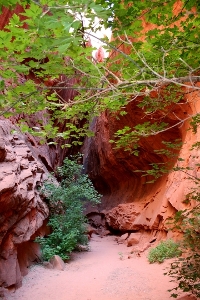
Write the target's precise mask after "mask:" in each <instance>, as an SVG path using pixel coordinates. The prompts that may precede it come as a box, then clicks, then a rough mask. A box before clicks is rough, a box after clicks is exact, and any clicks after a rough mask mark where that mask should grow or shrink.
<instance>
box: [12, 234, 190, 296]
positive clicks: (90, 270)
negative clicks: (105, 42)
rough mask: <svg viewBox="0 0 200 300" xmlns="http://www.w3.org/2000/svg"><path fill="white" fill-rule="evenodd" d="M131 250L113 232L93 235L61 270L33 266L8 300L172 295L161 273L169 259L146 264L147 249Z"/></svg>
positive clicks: (166, 278)
mask: <svg viewBox="0 0 200 300" xmlns="http://www.w3.org/2000/svg"><path fill="white" fill-rule="evenodd" d="M130 251H131V249H130V248H127V247H126V246H125V245H124V244H117V243H116V241H115V237H114V236H107V237H104V238H100V237H99V236H97V235H93V236H92V239H91V241H90V251H89V252H79V253H74V254H73V255H72V260H71V261H70V262H69V263H67V264H66V267H65V270H64V271H57V270H49V269H45V268H44V267H42V266H38V265H37V266H33V267H32V268H31V270H30V272H29V274H28V275H27V276H26V277H24V279H23V286H22V287H21V288H20V289H18V290H17V291H16V292H14V293H11V294H10V295H9V297H8V298H7V300H30V299H32V300H114V299H115V300H169V299H173V298H170V293H169V292H167V290H168V289H170V288H172V287H173V284H172V283H171V282H170V278H168V277H167V276H164V275H163V273H164V268H166V267H167V265H169V261H166V262H164V263H163V264H149V263H148V261H147V258H146V256H147V253H148V250H147V252H145V253H142V254H141V256H140V257H138V256H137V255H136V254H131V255H130ZM180 299H184V300H186V299H187V300H189V299H190V298H180ZM191 299H192V298H191Z"/></svg>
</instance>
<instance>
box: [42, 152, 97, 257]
mask: <svg viewBox="0 0 200 300" xmlns="http://www.w3.org/2000/svg"><path fill="white" fill-rule="evenodd" d="M82 171H83V166H82V165H79V164H78V163H77V162H76V161H74V160H71V159H68V158H66V159H65V160H64V164H63V166H62V167H59V168H58V175H59V176H60V177H61V183H60V185H58V186H56V185H55V184H53V183H52V182H51V181H47V182H46V183H45V185H44V187H43V188H42V191H41V192H42V193H43V194H44V195H45V197H46V198H47V199H48V201H49V207H50V218H49V222H48V225H49V226H50V228H51V229H52V232H51V233H50V234H49V235H48V236H47V237H40V238H37V242H39V243H40V244H41V246H42V253H43V258H44V259H49V258H51V257H52V256H53V255H56V254H57V255H60V256H61V257H62V258H63V259H67V258H69V255H70V253H71V252H72V251H73V250H74V249H75V248H76V247H77V245H78V244H82V245H87V243H88V238H87V235H86V231H87V230H86V218H85V217H84V204H85V203H87V202H91V203H95V204H97V203H99V202H100V198H101V195H99V194H98V192H97V191H96V190H95V189H94V186H93V184H92V182H91V181H90V179H89V178H88V176H87V175H86V174H83V173H82Z"/></svg>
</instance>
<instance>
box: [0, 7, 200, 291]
mask: <svg viewBox="0 0 200 300" xmlns="http://www.w3.org/2000/svg"><path fill="white" fill-rule="evenodd" d="M15 12H16V13H19V12H20V7H17V8H16V10H15ZM9 17H10V12H9V11H8V10H7V11H5V12H4V14H3V18H1V22H0V27H1V28H3V27H4V26H5V24H6V22H7V21H8V19H9ZM199 86H200V85H199ZM194 99H195V101H194ZM139 100H140V99H138V101H139ZM66 101H67V99H66ZM136 104H137V102H136V101H133V102H131V103H129V104H128V105H127V107H126V111H127V114H126V115H124V116H120V115H117V114H116V113H115V114H114V113H110V112H108V111H106V112H104V113H102V114H101V116H100V117H96V118H95V119H93V121H92V123H91V129H92V130H93V131H94V137H90V138H86V139H85V141H84V144H83V146H82V148H81V149H79V150H80V151H81V152H82V153H83V154H84V161H83V164H84V167H85V170H86V172H87V173H88V174H89V177H90V178H91V179H92V181H93V183H94V185H95V187H96V189H97V190H98V191H99V192H100V193H101V194H102V195H103V197H102V202H101V204H100V205H98V206H96V207H88V208H87V213H88V216H89V218H90V219H91V222H93V225H95V226H97V227H98V226H103V225H105V224H106V228H108V229H109V230H111V231H112V230H113V231H116V232H118V233H126V232H137V233H142V234H143V235H146V241H150V240H153V239H157V241H158V240H160V239H162V238H166V237H171V236H172V234H173V233H172V232H170V231H169V232H168V231H167V226H166V223H167V219H168V218H169V217H171V216H173V215H174V213H175V212H176V211H177V210H180V209H184V208H186V207H188V206H187V204H186V203H184V200H185V197H186V195H187V194H188V193H189V192H190V188H191V187H192V185H193V183H192V181H191V180H189V179H188V175H187V174H185V173H184V172H181V171H176V172H171V173H169V174H168V175H164V176H162V177H161V178H160V179H158V180H157V181H156V182H154V183H149V184H147V183H146V182H147V181H148V180H149V179H150V178H149V177H141V175H142V173H141V172H135V171H138V170H142V171H145V170H148V166H149V164H150V163H152V162H157V163H160V162H168V161H169V162H170V164H171V167H173V166H175V165H178V166H180V167H191V170H189V171H188V173H189V174H190V175H192V176H195V177H199V176H200V169H199V167H196V164H197V163H198V162H199V155H200V151H199V150H198V149H194V150H192V151H191V150H190V149H191V146H192V144H194V143H195V142H197V141H198V140H199V138H200V129H199V128H198V129H197V133H196V134H194V133H193V132H192V131H191V130H188V128H189V127H190V124H189V121H186V122H184V123H183V124H182V125H181V126H180V127H178V126H174V127H173V125H174V124H175V122H176V120H177V117H178V118H180V119H184V118H186V117H187V116H189V115H193V114H195V113H196V112H199V111H200V98H199V96H198V93H197V92H194V93H191V94H190V95H188V96H187V99H185V103H184V104H182V105H179V104H176V105H173V106H172V107H170V108H169V110H171V112H170V113H169V114H168V115H167V117H166V118H165V121H166V122H168V123H169V124H170V125H171V129H170V130H168V131H166V132H163V133H160V134H158V135H156V136H152V137H149V138H143V139H142V140H141V142H140V145H139V150H140V155H139V156H138V157H137V156H135V155H133V154H131V153H130V152H127V151H124V150H123V149H116V148H115V146H114V145H113V144H111V143H110V142H109V141H110V140H111V139H113V136H114V133H115V132H116V131H117V130H118V129H120V128H123V126H130V127H133V126H134V125H136V124H138V123H140V121H141V119H143V120H144V119H145V118H146V121H148V117H146V116H145V115H144V113H143V111H142V109H140V108H138V106H137V105H136ZM160 114H162V112H160ZM24 117H25V118H27V122H28V123H29V124H31V125H37V120H38V119H43V115H42V113H40V114H38V115H37V114H36V115H34V116H32V117H31V118H30V117H29V118H28V117H26V116H15V117H12V118H10V119H9V120H8V119H5V118H3V117H1V119H0V170H1V172H0V287H1V288H0V289H1V290H2V292H3V290H4V289H7V288H12V287H16V288H17V287H20V285H21V283H22V276H24V275H26V274H27V272H28V266H29V265H30V264H31V262H32V261H34V260H37V258H38V256H39V255H40V250H39V248H38V245H37V244H36V243H34V239H35V237H36V236H38V235H42V234H44V233H45V230H46V222H47V218H48V213H49V211H48V207H47V205H46V203H45V201H44V199H42V198H41V196H40V194H39V191H38V188H39V187H40V186H41V185H42V182H43V181H44V180H45V179H47V177H48V174H49V172H51V171H53V170H55V168H56V166H57V165H60V164H61V163H62V160H63V159H64V157H65V156H67V155H68V154H69V150H66V149H62V148H61V145H57V146H49V145H47V144H44V145H40V143H39V139H38V138H36V137H33V136H30V135H29V134H22V133H20V131H19V129H18V128H17V127H16V125H15V124H16V120H17V119H20V118H24ZM44 122H45V119H44ZM175 139H181V141H182V142H183V146H182V148H181V149H180V152H179V153H178V152H177V153H176V154H177V156H175V157H174V158H173V159H171V158H168V157H167V156H166V155H161V154H156V153H155V151H154V150H159V149H162V141H163V140H164V141H167V142H170V141H173V140H175ZM74 151H76V150H74ZM178 158H182V159H184V160H183V161H178ZM190 205H191V204H190ZM141 242H142V241H141Z"/></svg>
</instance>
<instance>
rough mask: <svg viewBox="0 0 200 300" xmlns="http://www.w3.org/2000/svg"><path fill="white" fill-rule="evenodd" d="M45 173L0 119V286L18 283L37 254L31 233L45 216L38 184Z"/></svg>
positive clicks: (20, 137)
mask: <svg viewBox="0 0 200 300" xmlns="http://www.w3.org/2000/svg"><path fill="white" fill-rule="evenodd" d="M12 132H13V133H12ZM47 176H48V172H47V170H46V168H45V166H44V165H43V164H42V162H41V161H40V160H39V159H38V155H37V153H36V152H35V151H34V149H33V147H32V146H31V144H30V143H29V142H28V141H26V140H25V137H24V136H23V135H22V134H20V133H19V132H18V131H17V128H16V127H14V126H13V125H12V123H11V122H10V121H9V120H0V286H1V287H10V286H15V287H18V286H20V285H21V280H22V275H25V274H26V272H27V267H28V265H29V263H30V261H31V260H34V259H36V257H37V255H38V248H37V245H36V244H35V243H33V240H34V236H35V235H36V234H39V232H38V230H39V229H40V228H42V226H43V224H44V220H45V219H46V218H47V216H48V208H47V206H46V204H45V203H44V202H43V200H42V199H41V197H40V194H39V192H38V187H39V186H40V185H41V184H42V182H43V180H44V179H46V178H47ZM25 253H26V255H24V254H25Z"/></svg>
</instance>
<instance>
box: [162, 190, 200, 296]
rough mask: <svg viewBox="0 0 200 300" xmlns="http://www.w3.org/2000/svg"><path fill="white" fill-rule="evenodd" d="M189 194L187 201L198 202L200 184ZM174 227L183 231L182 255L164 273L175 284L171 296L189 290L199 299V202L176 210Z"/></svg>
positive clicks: (199, 200)
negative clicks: (189, 207) (193, 205)
mask: <svg viewBox="0 0 200 300" xmlns="http://www.w3.org/2000/svg"><path fill="white" fill-rule="evenodd" d="M197 187H198V190H193V192H192V193H191V194H190V195H189V201H191V200H195V201H197V203H198V202H200V192H199V190H200V186H199V185H197ZM173 221H174V228H175V229H178V230H181V231H182V232H183V240H182V243H181V250H182V252H183V254H184V255H183V257H181V258H178V259H176V260H175V261H174V262H173V263H172V264H171V267H170V270H169V271H168V272H167V273H166V275H168V276H170V277H172V281H173V282H175V283H176V284H177V286H176V287H175V288H173V289H172V290H170V292H172V291H173V294H171V297H174V298H177V297H178V295H179V293H180V292H191V293H192V294H193V295H195V296H196V297H197V299H200V204H199V203H198V205H196V206H195V207H193V208H192V209H186V210H184V211H178V212H177V214H176V215H175V217H174V220H173Z"/></svg>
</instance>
